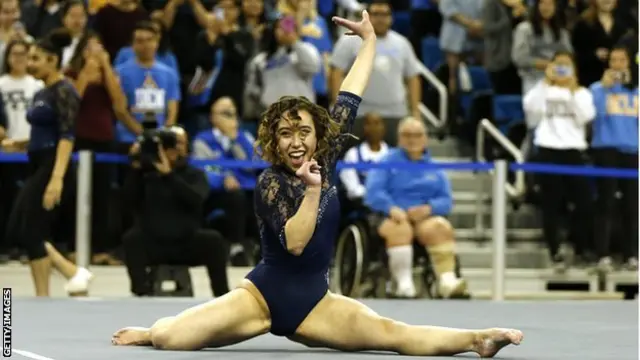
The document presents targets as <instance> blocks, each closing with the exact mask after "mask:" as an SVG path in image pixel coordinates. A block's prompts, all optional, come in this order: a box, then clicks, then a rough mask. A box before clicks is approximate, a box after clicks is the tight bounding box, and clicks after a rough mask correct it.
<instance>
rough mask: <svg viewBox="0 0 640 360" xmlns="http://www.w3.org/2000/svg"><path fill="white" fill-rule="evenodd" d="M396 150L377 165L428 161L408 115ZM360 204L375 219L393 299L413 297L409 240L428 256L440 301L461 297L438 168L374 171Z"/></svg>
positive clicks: (419, 127) (445, 188)
mask: <svg viewBox="0 0 640 360" xmlns="http://www.w3.org/2000/svg"><path fill="white" fill-rule="evenodd" d="M398 139H399V147H398V148H396V149H392V150H390V151H389V153H388V154H387V155H386V156H385V157H384V158H382V159H381V160H380V162H406V163H418V164H419V163H423V164H428V163H430V162H431V157H430V155H429V152H428V151H427V129H426V126H425V124H424V123H423V122H422V121H420V120H417V119H415V118H412V117H408V118H405V119H403V120H402V121H401V123H400V124H399V126H398ZM365 186H366V189H367V190H366V192H365V198H364V203H365V205H366V206H367V207H369V208H370V209H371V210H372V211H374V212H375V213H377V214H379V215H380V217H382V218H383V219H381V222H380V225H379V226H378V233H379V234H380V236H381V237H382V238H383V239H384V241H385V245H386V247H387V254H388V256H389V269H390V271H391V275H392V277H393V279H394V280H395V284H396V294H395V295H396V296H398V297H409V298H410V297H415V295H416V289H415V286H414V283H413V271H412V269H413V245H412V243H413V239H414V237H415V238H417V240H418V241H419V242H420V244H421V245H423V246H425V247H426V250H427V252H428V254H429V256H430V257H431V261H432V263H433V267H434V270H435V272H436V275H437V276H438V292H439V295H440V296H442V297H443V298H451V297H457V296H464V295H466V283H465V281H464V280H463V279H461V278H458V277H457V275H456V272H455V267H456V254H455V238H454V230H453V227H452V226H451V223H449V221H448V220H447V219H446V216H447V215H449V213H450V212H451V209H452V207H453V198H452V194H451V184H450V183H449V179H448V178H447V176H446V175H445V173H444V172H443V171H441V170H433V169H426V170H422V171H413V170H402V169H391V170H387V169H375V170H372V171H371V172H370V173H369V175H368V176H367V181H366V185H365Z"/></svg>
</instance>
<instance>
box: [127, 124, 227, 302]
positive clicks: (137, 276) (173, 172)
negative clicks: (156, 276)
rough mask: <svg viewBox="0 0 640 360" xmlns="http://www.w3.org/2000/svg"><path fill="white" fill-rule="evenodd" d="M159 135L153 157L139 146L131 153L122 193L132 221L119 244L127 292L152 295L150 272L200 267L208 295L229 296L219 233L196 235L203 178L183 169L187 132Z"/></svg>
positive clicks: (203, 195) (223, 245)
mask: <svg viewBox="0 0 640 360" xmlns="http://www.w3.org/2000/svg"><path fill="white" fill-rule="evenodd" d="M161 132H162V136H160V138H161V139H163V140H162V143H163V145H160V146H158V153H157V154H147V153H143V152H142V151H145V152H146V151H147V150H145V148H147V146H146V144H143V143H141V142H138V143H136V144H135V145H134V146H133V147H132V150H131V155H132V157H133V162H132V169H131V171H130V173H129V175H128V177H127V179H126V182H125V187H124V190H123V191H124V193H125V194H126V199H127V200H128V201H129V205H130V206H131V207H132V208H133V209H134V212H135V215H136V216H135V218H136V221H135V224H134V226H133V228H132V229H130V230H129V231H128V232H127V233H126V234H125V235H124V239H123V244H124V251H125V264H126V266H127V272H128V274H129V279H130V281H131V292H132V293H133V294H134V295H136V296H148V295H152V290H153V289H152V283H153V281H152V279H151V278H150V274H149V273H148V272H147V267H149V266H154V265H164V264H167V265H186V266H198V265H204V266H206V268H207V273H208V275H209V280H210V284H211V289H212V291H213V295H214V296H222V295H224V294H226V293H227V292H229V285H228V281H227V253H228V248H227V245H226V243H225V242H224V240H223V238H222V236H220V234H219V233H217V232H215V231H213V230H205V229H201V224H202V204H203V203H204V201H205V199H206V197H207V195H208V193H209V186H208V185H207V178H206V176H205V174H204V172H203V171H202V170H200V169H197V168H195V167H192V166H190V165H189V164H188V161H187V148H188V144H187V142H188V141H187V136H186V132H185V131H184V130H183V129H181V128H178V127H172V128H170V129H162V130H161ZM143 142H144V140H143ZM154 158H157V159H159V160H156V159H154Z"/></svg>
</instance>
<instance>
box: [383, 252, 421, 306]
mask: <svg viewBox="0 0 640 360" xmlns="http://www.w3.org/2000/svg"><path fill="white" fill-rule="evenodd" d="M387 255H388V256H389V271H390V272H391V276H392V277H393V279H394V280H395V281H396V283H397V284H398V293H399V294H400V293H401V294H402V295H407V296H413V295H415V286H414V285H413V246H412V245H403V246H394V247H391V248H387Z"/></svg>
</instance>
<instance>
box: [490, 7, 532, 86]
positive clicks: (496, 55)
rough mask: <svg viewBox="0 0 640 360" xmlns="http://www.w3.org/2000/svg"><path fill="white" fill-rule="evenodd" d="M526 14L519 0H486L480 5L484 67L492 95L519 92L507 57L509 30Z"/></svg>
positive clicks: (511, 40) (509, 39)
mask: <svg viewBox="0 0 640 360" xmlns="http://www.w3.org/2000/svg"><path fill="white" fill-rule="evenodd" d="M526 15H527V7H526V5H525V4H524V3H523V2H522V0H486V1H485V2H484V6H483V8H482V24H483V26H482V30H483V31H482V33H483V35H484V66H485V68H486V69H487V71H488V72H489V76H491V84H492V85H493V91H494V92H495V93H496V94H520V93H521V92H522V83H521V81H520V76H518V70H516V68H515V66H514V65H513V61H512V60H511V48H512V47H513V29H514V28H515V26H516V25H517V24H518V23H520V22H521V21H522V20H523V18H524V17H525V16H526Z"/></svg>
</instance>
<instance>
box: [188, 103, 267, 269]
mask: <svg viewBox="0 0 640 360" xmlns="http://www.w3.org/2000/svg"><path fill="white" fill-rule="evenodd" d="M211 123H212V125H213V129H211V130H204V131H202V132H201V133H199V134H198V135H197V136H196V137H195V139H194V141H193V157H194V158H196V159H202V160H244V161H247V160H252V159H253V144H254V142H255V140H254V138H253V136H252V135H251V134H250V133H249V132H247V131H242V129H240V124H239V121H238V116H237V110H236V106H235V104H234V102H233V100H231V98H228V97H223V98H220V99H218V100H217V101H216V102H214V103H213V105H212V106H211ZM206 171H207V177H208V179H209V185H210V186H211V188H212V192H211V195H210V196H209V198H208V199H207V201H206V203H205V211H206V212H207V213H208V212H211V211H212V210H214V209H221V210H224V217H225V220H226V221H225V222H224V229H222V231H223V233H224V234H225V236H226V237H227V239H228V240H229V241H230V242H231V243H232V244H233V245H236V246H232V256H234V257H235V255H236V254H235V253H237V252H239V251H241V249H244V251H245V255H246V257H247V259H245V260H246V261H247V262H249V263H251V262H252V260H251V258H252V257H253V252H254V250H255V247H256V244H254V243H250V242H249V241H248V239H247V235H250V234H257V229H256V228H255V225H253V224H254V223H255V221H254V219H253V189H254V187H255V185H256V179H257V171H255V170H252V169H222V168H219V167H217V166H207V167H206ZM239 265H240V264H239ZM245 265H248V264H245Z"/></svg>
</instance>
